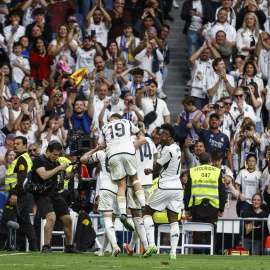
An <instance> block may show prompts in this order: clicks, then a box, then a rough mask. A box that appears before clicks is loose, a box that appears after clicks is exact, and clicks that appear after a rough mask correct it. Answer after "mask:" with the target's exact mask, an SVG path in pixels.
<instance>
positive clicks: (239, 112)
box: [230, 87, 256, 132]
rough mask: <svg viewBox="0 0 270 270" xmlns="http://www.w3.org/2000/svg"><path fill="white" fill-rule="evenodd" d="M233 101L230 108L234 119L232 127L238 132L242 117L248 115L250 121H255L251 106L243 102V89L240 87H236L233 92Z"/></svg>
mask: <svg viewBox="0 0 270 270" xmlns="http://www.w3.org/2000/svg"><path fill="white" fill-rule="evenodd" d="M233 97H234V101H233V104H232V107H231V110H230V114H231V116H232V119H233V121H234V125H235V127H234V129H235V130H236V131H237V132H238V131H239V130H240V126H241V124H242V122H243V119H244V118H246V117H250V118H251V119H252V121H254V122H255V121H256V116H255V113H254V111H253V108H252V107H251V106H250V105H248V104H247V103H246V102H245V93H244V90H243V89H242V88H240V87H238V88H236V89H235V90H234V93H233Z"/></svg>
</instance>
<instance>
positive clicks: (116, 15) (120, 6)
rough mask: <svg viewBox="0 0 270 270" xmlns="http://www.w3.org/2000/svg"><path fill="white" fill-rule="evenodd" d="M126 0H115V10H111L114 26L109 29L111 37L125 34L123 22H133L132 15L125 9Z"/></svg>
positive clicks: (109, 12) (110, 14)
mask: <svg viewBox="0 0 270 270" xmlns="http://www.w3.org/2000/svg"><path fill="white" fill-rule="evenodd" d="M124 5H125V0H115V2H114V4H113V10H109V11H108V14H109V16H110V17H111V22H112V26H111V28H110V31H109V39H115V38H117V37H118V36H122V35H123V28H122V24H123V23H124V22H131V16H130V13H129V11H128V10H124Z"/></svg>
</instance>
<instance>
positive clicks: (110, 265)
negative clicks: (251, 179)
mask: <svg viewBox="0 0 270 270" xmlns="http://www.w3.org/2000/svg"><path fill="white" fill-rule="evenodd" d="M168 257H169V255H165V254H158V255H153V256H152V257H150V258H147V259H144V258H140V257H139V255H137V254H136V255H134V256H132V257H128V256H127V255H126V254H120V255H119V256H118V257H117V258H112V257H110V254H109V253H106V254H105V257H95V256H94V253H84V254H63V253H61V252H58V253H55V254H40V253H33V252H32V253H23V252H0V269H1V270H6V269H7V270H9V269H20V270H21V269H28V270H31V269H33V270H36V269H49V270H50V269H72V270H76V269H81V270H83V269H128V270H133V269H134V270H135V269H136V270H148V269H192V270H194V269H202V270H204V269H205V270H212V269H228V270H238V269H241V270H246V269H263V270H267V269H270V260H269V259H270V258H269V257H268V256H234V257H232V256H209V255H208V256H207V255H177V259H176V261H170V260H169V259H168Z"/></svg>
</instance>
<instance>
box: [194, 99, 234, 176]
mask: <svg viewBox="0 0 270 270" xmlns="http://www.w3.org/2000/svg"><path fill="white" fill-rule="evenodd" d="M212 110H213V105H212V104H210V103H209V104H207V105H205V106H204V107H203V109H202V110H201V111H200V112H199V113H198V114H197V115H196V116H195V117H194V119H193V121H192V125H193V127H194V129H195V132H196V133H197V134H198V135H199V137H200V139H201V140H203V141H204V145H205V148H206V149H207V151H209V152H211V151H212V150H215V149H219V150H220V151H221V152H222V156H223V159H222V164H223V165H225V164H226V159H227V160H228V163H229V166H230V169H231V170H232V171H233V160H232V153H231V147H230V141H229V138H228V136H226V135H225V134H223V133H221V132H220V131H219V126H220V117H219V115H218V114H217V113H213V114H211V115H210V120H209V130H206V129H204V128H201V126H200V125H199V124H198V121H199V119H200V118H201V116H202V114H204V113H205V112H211V111H212Z"/></svg>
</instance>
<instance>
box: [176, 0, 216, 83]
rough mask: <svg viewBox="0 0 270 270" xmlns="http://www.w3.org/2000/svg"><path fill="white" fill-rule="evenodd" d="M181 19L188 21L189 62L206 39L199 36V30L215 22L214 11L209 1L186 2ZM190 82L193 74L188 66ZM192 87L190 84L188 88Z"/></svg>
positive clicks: (185, 31)
mask: <svg viewBox="0 0 270 270" xmlns="http://www.w3.org/2000/svg"><path fill="white" fill-rule="evenodd" d="M181 19H182V20H184V21H186V22H185V26H184V30H183V33H184V34H185V35H187V50H188V53H187V58H188V60H189V59H190V57H191V55H193V53H194V52H195V51H196V49H197V47H198V46H199V47H201V46H202V45H203V42H204V38H203V37H201V36H198V35H197V33H196V32H197V30H199V29H200V28H201V27H202V26H203V25H205V24H207V23H208V22H211V21H212V20H213V11H212V8H211V5H210V3H209V1H206V0H202V1H198V0H193V1H190V0H187V1H185V2H184V4H183V7H182V11H181ZM189 80H191V73H190V70H189V66H188V81H189ZM190 85H191V84H188V85H187V86H190Z"/></svg>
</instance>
